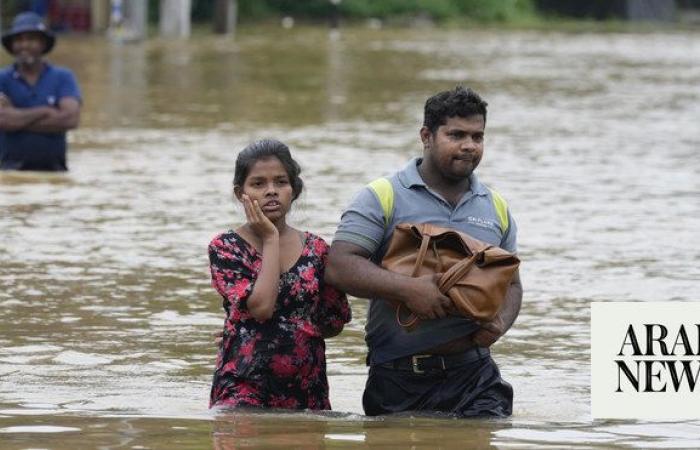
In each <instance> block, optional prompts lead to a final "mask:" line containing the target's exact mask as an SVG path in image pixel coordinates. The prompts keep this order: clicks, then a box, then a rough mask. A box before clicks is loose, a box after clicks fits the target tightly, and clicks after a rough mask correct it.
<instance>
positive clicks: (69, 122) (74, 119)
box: [26, 97, 80, 133]
mask: <svg viewBox="0 0 700 450" xmlns="http://www.w3.org/2000/svg"><path fill="white" fill-rule="evenodd" d="M79 122H80V102H79V101H78V99H77V98H75V97H63V98H61V99H60V100H59V102H58V107H57V108H52V111H51V114H49V115H48V116H46V117H42V118H41V119H39V120H37V121H36V122H32V123H31V124H29V125H28V126H27V128H26V130H27V131H33V132H35V133H64V132H66V131H68V130H72V129H73V128H77V127H78V123H79Z"/></svg>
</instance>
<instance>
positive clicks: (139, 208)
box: [0, 27, 700, 449]
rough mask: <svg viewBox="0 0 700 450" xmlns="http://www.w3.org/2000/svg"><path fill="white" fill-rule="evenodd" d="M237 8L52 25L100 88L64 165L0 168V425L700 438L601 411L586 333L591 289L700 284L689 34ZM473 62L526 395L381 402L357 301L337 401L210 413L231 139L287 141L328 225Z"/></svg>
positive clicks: (585, 441)
mask: <svg viewBox="0 0 700 450" xmlns="http://www.w3.org/2000/svg"><path fill="white" fill-rule="evenodd" d="M240 31H241V32H240V33H239V34H238V36H237V37H236V39H235V40H234V39H231V38H222V37H212V36H201V37H197V38H194V39H192V40H190V41H172V42H166V41H160V40H152V41H149V42H146V43H143V44H139V45H127V46H116V45H110V44H108V43H106V42H103V41H102V40H101V39H100V38H97V37H94V38H79V39H78V38H66V39H62V40H61V42H60V43H59V45H58V47H57V49H56V53H55V56H54V59H55V60H56V61H58V62H60V63H64V64H66V65H69V66H71V67H73V68H75V69H76V71H77V73H78V76H79V79H80V81H81V84H82V88H83V90H84V95H85V105H84V113H83V123H82V126H81V128H80V129H79V130H78V131H76V132H74V133H73V134H72V135H71V137H70V139H71V150H70V154H69V165H70V167H71V171H70V172H69V173H68V174H61V175H48V174H31V173H29V174H14V173H3V174H0V211H2V214H0V229H1V230H2V237H1V238H0V287H1V288H0V439H2V447H3V449H4V448H8V449H20V448H28V447H31V448H53V449H73V448H78V447H80V446H84V445H88V444H89V446H91V447H97V446H100V447H102V448H139V446H141V447H147V448H148V447H153V448H162V447H164V446H167V447H168V448H182V449H185V448H208V447H211V446H213V447H214V448H221V449H224V448H241V447H246V446H247V447H256V448H257V447H270V448H275V447H298V446H304V447H305V448H325V447H352V446H358V447H362V446H367V445H372V446H386V447H393V446H397V445H398V446H404V447H405V446H415V447H419V448H420V447H423V448H435V447H436V445H437V446H439V445H442V446H443V447H444V448H450V447H471V448H489V447H490V446H493V447H498V448H500V447H516V448H527V447H532V448H540V447H543V446H552V447H561V446H574V445H576V446H580V447H582V448H586V447H592V446H619V447H648V446H659V447H673V446H679V447H698V446H700V442H698V439H697V436H698V435H700V433H699V432H700V430H699V429H698V426H699V425H698V423H696V422H681V423H669V424H664V423H661V424H654V425H650V424H647V423H642V422H636V421H625V422H615V421H600V422H599V421H596V422H593V421H591V419H590V406H589V384H590V381H589V339H590V336H589V331H588V330H589V323H588V321H589V307H588V305H589V303H590V302H591V301H605V300H620V301H624V300H641V301H651V300H656V301H658V300H677V301H692V300H697V298H696V297H694V295H695V288H696V287H697V282H698V279H700V269H699V267H700V264H698V262H700V249H699V248H698V246H697V245H696V244H695V238H696V236H697V229H698V227H699V226H700V204H699V202H698V201H697V198H698V193H700V182H699V181H698V180H700V176H699V175H700V158H698V156H697V154H696V153H697V148H698V144H699V143H700V139H699V136H698V133H697V125H696V123H697V121H698V118H700V114H699V113H700V91H699V90H698V88H697V80H698V79H699V78H700V63H699V62H698V61H700V44H699V42H700V41H699V40H698V39H697V35H696V34H692V33H665V34H631V33H630V34H586V33H583V34H575V35H566V34H558V33H547V32H514V31H504V32H498V31H495V30H491V31H478V30H474V31H469V30H464V31H459V30H453V31H431V32H429V33H426V32H425V30H420V31H416V30H393V31H392V30H380V31H378V30H365V29H359V28H358V29H345V30H343V33H342V34H341V36H340V37H339V38H338V39H334V38H329V36H328V34H327V32H326V30H323V29H307V28H295V29H292V30H278V29H276V28H264V27H263V28H260V27H258V28H245V27H244V28H242V29H241V30H240ZM5 62H7V60H5ZM457 83H465V84H468V85H471V86H473V87H475V88H476V89H477V90H479V91H481V92H482V93H483V95H484V97H485V98H486V99H487V100H488V101H489V104H490V113H489V122H488V130H487V131H488V133H487V143H486V154H485V158H484V161H483V163H482V166H481V167H480V170H479V172H480V175H481V177H482V179H484V180H485V181H486V182H487V183H490V184H491V185H493V186H494V187H496V188H497V189H498V190H499V191H500V192H501V193H502V194H503V195H504V196H505V197H506V198H507V199H508V200H509V203H510V205H511V208H512V210H513V212H514V214H515V217H516V219H517V221H518V225H519V229H520V249H521V256H522V259H523V261H524V263H523V267H522V271H523V279H524V283H525V287H526V295H525V299H524V305H523V311H522V313H521V316H520V319H519V320H518V323H517V324H516V327H515V328H514V329H513V330H512V332H511V333H510V334H509V335H508V336H507V337H506V338H505V339H504V340H503V341H502V342H500V343H499V344H498V345H497V346H495V347H494V354H495V355H496V359H497V360H498V361H499V364H500V366H501V369H502V372H503V374H504V377H505V378H506V379H507V380H508V381H510V382H511V383H512V384H513V386H514V388H515V405H514V416H513V418H512V419H509V420H498V421H486V420H468V421H465V420H449V419H443V420H438V419H430V418H409V417H396V418H387V419H383V420H372V419H368V418H364V417H362V416H361V412H362V409H361V403H360V396H361V392H362V388H363V384H364V379H365V374H366V368H365V367H364V353H365V347H364V342H363V332H362V329H363V325H364V320H365V315H364V313H365V303H364V301H363V300H357V299H354V300H353V312H354V317H355V319H354V321H353V323H352V324H350V325H349V326H348V327H347V329H346V330H345V331H344V332H343V334H342V335H341V336H340V337H338V338H335V339H332V340H330V341H329V345H328V363H329V376H330V383H331V402H332V404H333V407H334V409H335V410H336V411H337V413H336V414H335V415H333V414H331V415H327V416H319V415H312V414H277V413H275V414H262V413H241V414H232V413H230V412H228V413H227V412H217V413H209V412H208V411H207V410H206V405H207V399H208V390H209V383H210V379H211V371H212V368H213V363H214V353H215V352H214V345H213V338H212V336H211V334H212V333H213V332H214V331H216V330H218V329H219V328H220V327H221V325H222V323H223V312H222V310H221V306H220V300H219V299H218V298H217V296H216V295H215V294H214V291H213V290H212V289H211V288H210V287H209V281H208V269H207V258H206V253H205V250H206V244H207V243H208V242H209V240H210V238H211V237H212V236H213V235H214V234H216V233H218V232H220V231H222V230H225V229H226V228H228V227H230V226H232V225H233V224H235V223H237V222H239V221H240V220H241V219H242V216H243V215H242V213H241V211H240V210H239V209H237V208H236V207H234V206H233V204H232V201H231V193H230V191H231V178H232V171H233V161H234V158H235V154H236V151H237V150H238V149H240V148H242V147H243V146H244V145H245V144H246V143H248V142H249V141H250V140H252V139H255V138H259V137H265V136H274V137H277V138H279V139H281V140H283V141H286V142H288V143H289V144H290V145H291V147H292V148H293V150H294V152H295V155H296V156H297V157H298V159H299V161H300V162H301V164H302V166H303V169H304V172H303V175H304V177H305V181H306V185H307V191H306V193H305V194H304V195H303V196H302V198H301V200H300V201H299V203H298V205H297V208H296V210H295V212H294V213H293V219H294V222H295V223H296V224H297V225H299V226H300V227H301V228H307V229H310V230H314V231H316V232H318V233H319V234H321V235H322V236H324V237H326V238H330V237H331V236H332V233H333V231H334V227H335V224H336V222H337V220H338V218H339V216H340V212H341V210H342V208H343V206H344V205H345V204H347V202H348V201H349V200H350V198H351V196H352V195H353V193H354V192H355V191H357V189H359V188H360V187H361V186H362V185H364V184H365V183H366V182H367V181H369V180H371V179H373V178H374V177H376V176H379V175H384V174H387V173H390V172H392V171H393V170H395V169H397V168H399V167H401V166H402V165H403V164H404V162H405V161H406V160H407V159H408V158H410V157H411V156H413V155H415V154H417V152H418V151H419V146H418V142H419V141H418V128H419V125H420V118H421V110H422V103H423V101H424V100H425V98H426V96H427V95H429V94H431V93H433V92H435V91H437V90H440V89H443V88H447V87H451V86H453V85H454V84H457ZM165 443H167V444H165ZM436 443H438V444H436Z"/></svg>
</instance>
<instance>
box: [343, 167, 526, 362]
mask: <svg viewBox="0 0 700 450" xmlns="http://www.w3.org/2000/svg"><path fill="white" fill-rule="evenodd" d="M421 161H422V159H420V158H416V159H413V160H411V161H410V162H409V163H408V164H407V165H406V167H405V168H404V169H403V170H401V171H399V172H397V173H395V174H394V175H392V176H391V177H389V178H388V179H389V182H390V183H391V185H392V187H393V191H394V210H393V213H392V215H391V220H390V222H389V223H388V225H385V217H384V212H383V210H382V206H381V204H380V202H379V199H378V198H377V195H376V194H375V192H374V190H372V189H371V188H369V187H365V188H364V189H362V190H361V191H360V192H359V193H358V194H357V195H356V196H355V198H354V199H353V200H352V201H351V203H350V206H348V208H347V209H346V210H345V211H344V212H343V215H342V217H341V220H340V225H339V226H338V230H337V231H336V234H335V238H334V241H347V242H350V243H353V244H356V245H359V246H360V247H362V248H364V249H366V250H367V251H369V252H370V253H371V258H370V259H371V260H372V261H373V262H375V263H376V264H379V263H380V262H381V260H382V257H383V256H384V253H385V252H386V250H387V247H388V244H389V241H390V240H391V236H392V234H393V230H394V227H395V226H396V225H397V224H399V223H404V222H413V223H432V224H434V225H439V226H443V227H447V228H452V229H456V230H459V231H462V232H464V233H467V234H469V235H470V236H473V237H475V238H476V239H479V240H481V241H484V242H488V243H490V244H493V245H497V246H499V247H501V248H503V249H505V250H508V251H510V252H514V253H515V252H516V250H517V243H516V234H517V227H516V224H515V221H514V220H513V218H512V217H511V215H510V211H508V227H507V229H505V230H502V229H501V223H500V221H499V218H498V215H497V212H496V209H495V207H494V204H493V193H492V192H491V191H490V190H489V189H488V188H487V187H486V186H484V185H483V184H481V183H480V182H479V180H478V178H477V177H476V175H474V174H472V175H471V177H470V179H469V181H470V184H471V188H470V191H469V192H466V193H465V194H464V196H463V197H462V199H461V200H460V201H459V204H457V206H456V207H455V208H453V207H452V206H451V205H450V204H449V203H448V202H447V201H446V200H445V199H444V198H443V197H442V196H441V195H440V194H438V193H437V192H435V191H433V190H431V189H430V188H429V187H428V186H427V185H426V184H425V182H424V181H423V179H422V178H421V176H420V174H419V172H418V166H419V165H420V163H421ZM477 329H478V325H477V324H476V323H475V322H473V321H471V320H470V319H467V318H462V317H448V318H445V319H435V320H424V321H421V322H420V325H419V326H418V327H417V328H415V329H414V330H413V331H411V332H407V331H406V330H404V329H403V328H402V327H401V326H400V325H399V324H398V323H397V322H396V312H395V310H394V308H393V307H392V306H391V305H390V304H389V302H387V301H384V300H381V299H371V300H370V305H369V313H368V317H367V325H366V327H365V331H366V335H365V340H366V341H367V346H368V348H369V352H370V364H382V363H384V362H387V361H391V360H393V359H396V358H400V357H402V356H408V355H413V354H419V353H421V352H424V351H425V350H428V349H430V348H432V347H435V346H437V345H439V344H443V343H445V342H448V341H451V340H453V339H456V338H458V337H461V336H466V335H468V334H471V333H472V332H474V331H476V330H477Z"/></svg>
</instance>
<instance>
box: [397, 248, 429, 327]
mask: <svg viewBox="0 0 700 450" xmlns="http://www.w3.org/2000/svg"><path fill="white" fill-rule="evenodd" d="M429 245H430V236H429V235H427V234H424V235H423V239H422V240H421V242H420V248H419V249H418V255H417V256H416V264H415V265H414V266H413V272H411V277H412V278H415V277H417V276H418V272H419V271H420V268H421V267H422V266H423V261H425V255H426V254H427V253H428V246H429ZM408 317H409V319H408V322H402V321H401V303H399V304H398V306H397V307H396V322H398V324H399V325H401V326H402V327H410V326H412V325H413V324H414V323H416V322H417V321H418V316H416V315H415V314H413V313H410V315H409V316H408Z"/></svg>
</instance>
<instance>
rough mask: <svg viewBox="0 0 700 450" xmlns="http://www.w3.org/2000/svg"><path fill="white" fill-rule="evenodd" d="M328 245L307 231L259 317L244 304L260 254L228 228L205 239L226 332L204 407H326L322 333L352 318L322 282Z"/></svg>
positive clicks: (338, 296) (338, 295)
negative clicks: (266, 312)
mask: <svg viewBox="0 0 700 450" xmlns="http://www.w3.org/2000/svg"><path fill="white" fill-rule="evenodd" d="M327 255H328V244H326V242H325V241H324V240H323V239H321V238H320V237H318V236H316V235H314V234H312V233H309V232H305V233H304V245H303V249H302V252H301V256H300V257H299V259H298V260H297V262H296V263H295V264H294V266H293V267H292V268H291V269H289V270H288V271H286V272H284V273H282V274H281V275H280V282H279V294H278V296H277V303H276V305H275V311H274V313H273V316H272V318H270V319H269V320H266V321H264V322H259V321H257V320H256V319H255V318H253V316H251V314H250V312H248V307H247V305H246V302H247V299H248V297H249V296H250V294H251V293H252V291H253V286H254V284H255V280H256V279H257V277H258V274H259V273H260V268H261V266H262V258H261V255H260V254H258V252H257V251H256V250H255V248H254V247H253V246H252V245H250V244H249V243H248V242H247V241H245V240H244V239H243V238H242V237H241V236H239V235H238V234H236V233H235V232H233V231H229V232H227V233H223V234H221V235H219V236H217V237H215V238H214V239H213V240H212V241H211V243H210V244H209V261H210V268H211V276H212V286H213V287H214V288H215V289H216V290H217V291H218V292H219V294H221V296H222V297H223V306H224V309H225V310H226V321H225V323H224V336H223V341H222V342H221V346H220V348H219V352H218V354H217V358H216V369H215V371H214V380H213V383H212V388H211V398H210V403H209V406H210V407H212V406H258V407H269V408H287V409H330V408H331V405H330V401H329V399H328V379H327V378H326V355H325V350H326V347H325V342H324V340H323V334H324V332H325V333H333V334H335V333H337V332H339V331H340V330H342V329H343V325H344V324H345V323H347V322H349V321H350V307H349V306H348V301H347V298H346V296H345V294H343V293H342V292H339V291H338V290H336V289H335V288H333V287H331V286H329V285H326V284H325V283H324V282H323V274H324V269H325V265H326V258H327Z"/></svg>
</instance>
